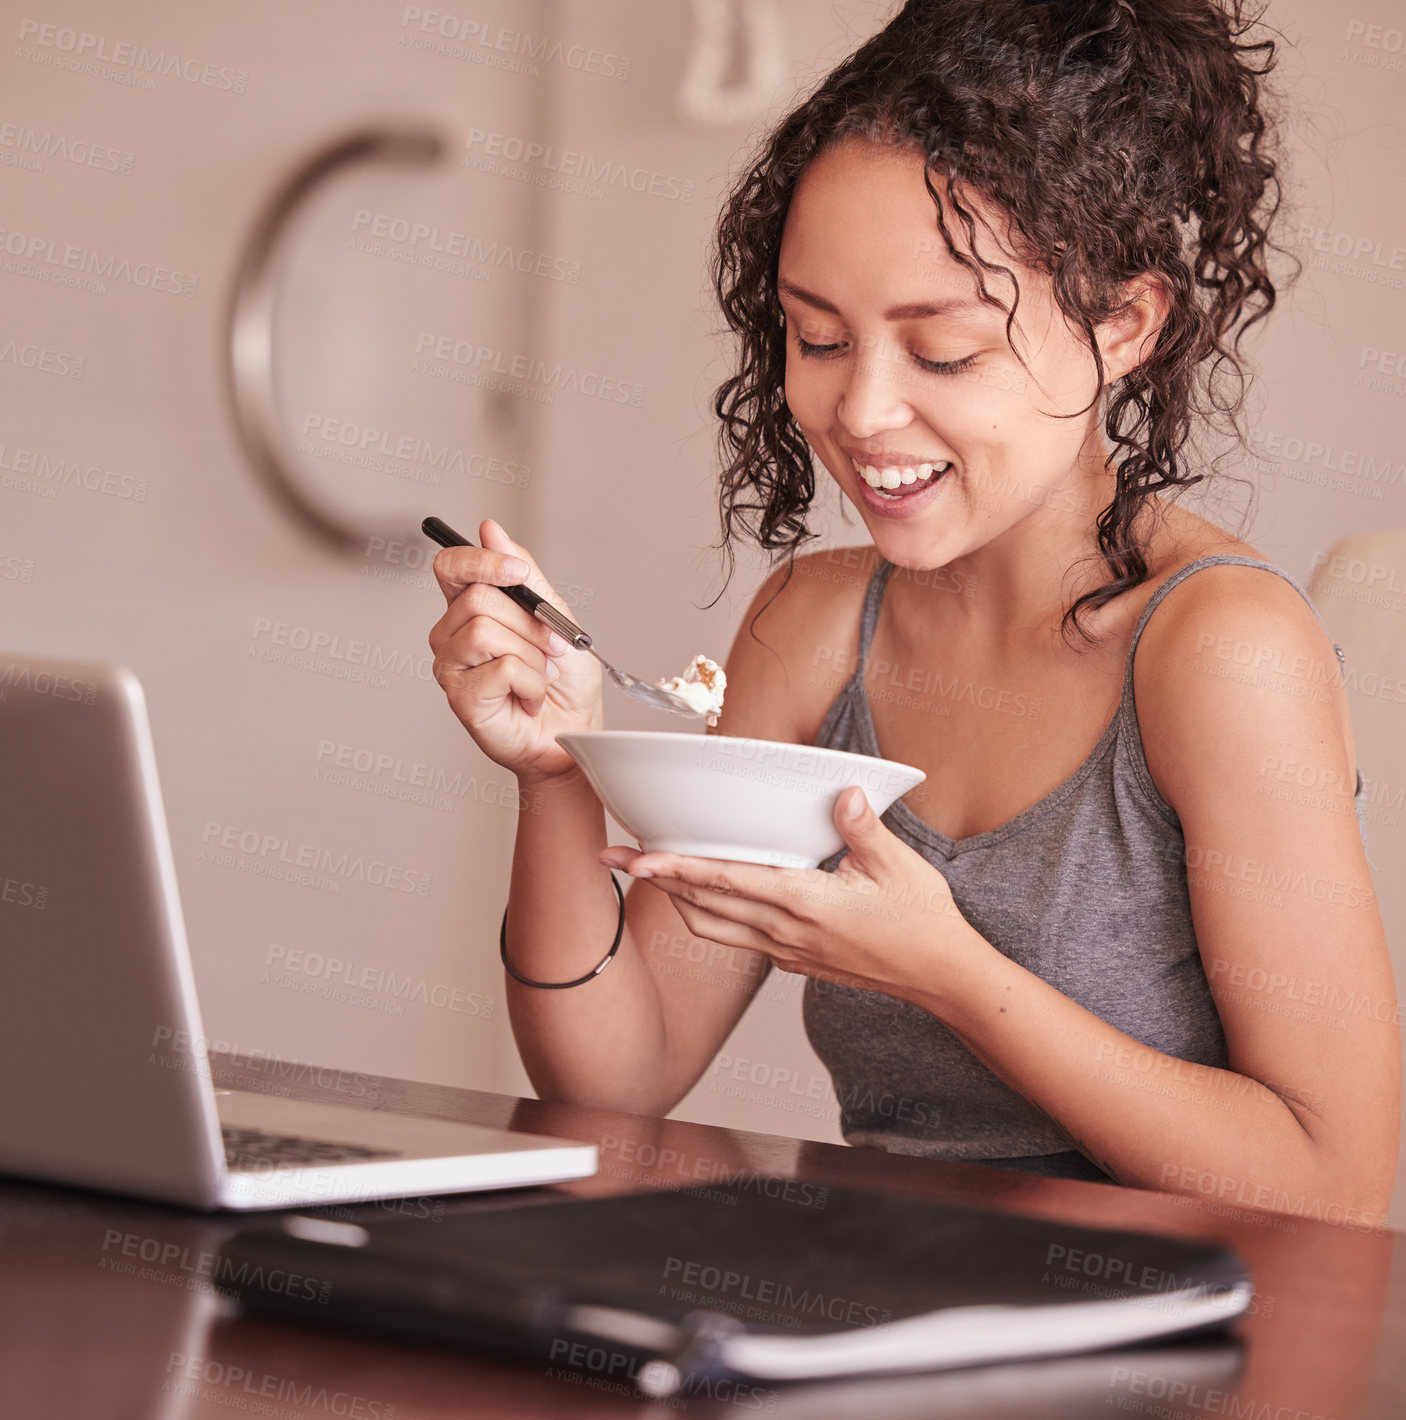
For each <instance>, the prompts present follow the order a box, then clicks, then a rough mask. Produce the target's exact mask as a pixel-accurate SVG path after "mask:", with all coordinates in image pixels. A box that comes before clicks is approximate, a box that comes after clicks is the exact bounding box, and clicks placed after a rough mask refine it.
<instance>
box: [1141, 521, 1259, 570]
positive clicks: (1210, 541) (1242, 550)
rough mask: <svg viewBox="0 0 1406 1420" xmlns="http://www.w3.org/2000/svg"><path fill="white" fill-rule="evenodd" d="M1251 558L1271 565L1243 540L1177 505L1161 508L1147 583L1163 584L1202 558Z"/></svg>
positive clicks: (1149, 559)
mask: <svg viewBox="0 0 1406 1420" xmlns="http://www.w3.org/2000/svg"><path fill="white" fill-rule="evenodd" d="M1222 555H1228V556H1232V557H1249V558H1252V559H1254V560H1256V561H1259V562H1265V561H1268V559H1267V558H1266V557H1265V555H1264V553H1262V552H1261V551H1260V550H1259V549H1258V548H1256V547H1253V546H1251V544H1250V543H1248V542H1246V541H1245V540H1244V539H1243V538H1240V537H1237V536H1236V535H1235V534H1234V533H1231V532H1227V531H1226V530H1225V529H1224V528H1221V527H1217V526H1216V524H1215V523H1213V522H1210V521H1209V520H1208V519H1206V518H1203V517H1201V516H1200V514H1198V513H1193V512H1191V510H1190V509H1188V508H1182V507H1180V506H1178V505H1177V504H1175V503H1167V504H1164V505H1163V506H1162V509H1161V518H1160V520H1159V523H1158V527H1157V530H1156V533H1155V534H1154V536H1153V539H1152V546H1151V548H1150V556H1149V558H1148V573H1149V575H1148V581H1149V582H1151V583H1154V584H1155V583H1158V582H1161V581H1162V580H1163V579H1165V578H1167V577H1170V576H1171V575H1172V574H1173V573H1175V572H1178V571H1180V569H1181V568H1183V567H1187V566H1190V564H1191V563H1193V562H1199V561H1200V560H1201V558H1203V557H1219V556H1222Z"/></svg>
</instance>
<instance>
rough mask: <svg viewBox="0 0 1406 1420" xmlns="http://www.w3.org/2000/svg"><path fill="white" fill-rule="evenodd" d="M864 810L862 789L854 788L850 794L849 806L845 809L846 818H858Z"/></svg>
mask: <svg viewBox="0 0 1406 1420" xmlns="http://www.w3.org/2000/svg"><path fill="white" fill-rule="evenodd" d="M863 812H864V790H863V789H856V790H855V791H854V793H852V794H851V795H850V799H849V807H848V808H847V809H845V817H846V818H858V817H859V815H860V814H862V813H863Z"/></svg>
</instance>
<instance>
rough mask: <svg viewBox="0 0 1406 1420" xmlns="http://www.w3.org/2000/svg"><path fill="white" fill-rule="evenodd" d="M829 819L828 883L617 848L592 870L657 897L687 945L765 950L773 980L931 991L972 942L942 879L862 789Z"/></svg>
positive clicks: (816, 876)
mask: <svg viewBox="0 0 1406 1420" xmlns="http://www.w3.org/2000/svg"><path fill="white" fill-rule="evenodd" d="M851 806H854V807H856V808H857V809H858V814H857V816H856V817H855V818H849V817H847V816H846V809H848V808H849V807H851ZM834 821H835V827H836V828H838V829H839V831H840V834H841V836H842V837H843V838H844V840H845V843H846V844H847V845H848V846H849V852H848V853H847V854H846V855H845V857H844V858H842V859H841V860H840V863H839V866H838V867H837V868H836V869H835V871H834V872H833V873H826V872H822V871H821V870H820V869H819V868H811V869H802V868H771V867H766V866H763V865H760V864H753V863H739V862H735V861H733V860H731V859H722V858H694V857H689V856H687V855H685V854H681V853H642V852H640V851H639V850H638V849H632V848H628V847H625V846H623V845H621V844H611V846H610V847H609V848H607V849H605V850H604V852H602V854H601V856H600V861H601V862H602V863H605V864H608V865H609V866H610V867H612V868H619V869H622V870H623V871H625V872H628V873H630V874H631V875H632V876H635V877H642V878H643V877H647V878H648V879H649V880H650V881H651V882H652V883H653V884H654V885H655V886H656V887H658V888H661V889H662V890H663V891H664V892H667V893H668V894H669V896H670V897H672V898H673V900H674V906H675V907H677V908H678V910H679V915H680V916H681V917H682V918H683V920H684V923H685V925H686V926H687V927H688V929H689V931H690V932H692V933H693V934H694V936H696V937H703V938H706V939H707V940H708V941H712V942H720V943H722V945H724V946H728V947H747V948H750V949H751V950H753V951H759V952H765V953H766V955H767V956H769V957H770V958H771V959H772V960H773V961H774V962H775V964H776V965H777V966H778V967H779V968H780V969H781V970H782V971H793V972H798V973H799V974H800V975H802V976H815V977H819V978H821V979H823V980H826V981H831V982H839V983H841V984H843V985H846V986H855V987H860V988H862V989H865V990H871V991H882V992H885V993H886V994H888V995H892V996H903V995H906V994H908V992H910V991H911V990H912V989H913V988H914V987H915V986H916V987H919V988H922V987H927V988H929V989H931V987H932V986H933V985H934V984H935V982H934V976H935V972H936V969H937V968H939V967H940V966H941V965H942V964H943V963H944V961H947V960H950V957H951V954H952V953H953V952H954V951H955V950H957V949H959V948H960V947H962V946H965V945H968V944H969V943H970V942H971V941H972V939H974V938H975V937H976V933H975V932H974V930H973V929H972V928H971V927H970V926H969V925H968V923H967V921H966V919H965V918H963V916H962V915H961V913H960V912H959V911H958V910H957V905H956V903H954V902H953V900H952V893H951V890H950V889H949V888H948V885H947V879H946V878H944V877H943V876H942V874H941V873H940V872H938V870H937V869H936V868H934V867H933V865H932V864H931V863H929V862H928V861H927V859H926V858H924V857H923V856H922V854H920V853H917V852H915V851H914V850H913V849H912V848H910V847H909V846H908V844H906V843H904V842H903V840H902V839H900V838H898V837H897V836H896V835H895V834H894V833H892V832H891V831H890V830H889V828H888V826H887V825H886V824H885V823H884V822H883V820H882V819H880V818H879V816H878V815H877V814H876V813H875V812H874V811H873V809H872V808H871V807H870V805H869V801H868V800H867V799H866V798H865V797H864V791H863V790H862V789H859V788H850V789H849V790H848V791H846V793H841V794H838V795H836V798H835V807H834Z"/></svg>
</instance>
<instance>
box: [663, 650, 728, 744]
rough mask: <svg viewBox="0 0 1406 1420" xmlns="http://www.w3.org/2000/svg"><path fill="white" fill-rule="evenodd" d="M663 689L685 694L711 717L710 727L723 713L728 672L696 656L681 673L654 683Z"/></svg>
mask: <svg viewBox="0 0 1406 1420" xmlns="http://www.w3.org/2000/svg"><path fill="white" fill-rule="evenodd" d="M654 683H655V685H657V686H658V687H659V689H660V690H671V691H673V692H674V694H675V695H678V696H680V697H682V698H683V699H684V700H686V701H687V702H688V704H689V705H690V707H691V708H692V709H694V710H696V711H698V713H699V714H706V715H707V716H708V727H709V728H710V729H711V728H712V727H713V726H714V725H716V724H717V723H718V716H719V715H721V714H722V708H723V692H724V691H725V690H726V689H727V673H726V672H725V671H724V670H723V668H722V667H721V666H720V665H719V664H718V663H717V662H716V661H710V660H709V659H708V657H707V656H695V657H694V658H693V662H692V664H691V665H690V666H689V668H688V669H687V670H686V671H685V672H684V673H683V674H682V675H675V676H667V677H666V678H665V679H663V680H657V681H655V682H654Z"/></svg>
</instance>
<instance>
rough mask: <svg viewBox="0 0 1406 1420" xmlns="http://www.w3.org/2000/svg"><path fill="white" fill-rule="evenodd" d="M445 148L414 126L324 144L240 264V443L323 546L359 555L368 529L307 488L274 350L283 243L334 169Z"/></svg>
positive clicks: (235, 343)
mask: <svg viewBox="0 0 1406 1420" xmlns="http://www.w3.org/2000/svg"><path fill="white" fill-rule="evenodd" d="M444 150H445V144H444V140H443V139H442V138H441V136H440V135H439V134H438V133H437V132H435V131H434V130H433V129H431V128H427V127H418V126H414V125H405V126H393V125H386V126H383V127H377V128H365V129H360V130H357V131H356V132H353V133H349V134H346V135H344V136H343V137H341V138H338V139H335V140H334V141H332V142H330V143H328V144H326V145H324V146H323V147H321V148H319V149H318V150H317V151H315V152H314V153H312V154H311V155H310V156H308V157H307V158H306V159H305V160H304V161H303V162H302V163H300V164H299V165H298V166H297V167H296V168H295V169H294V170H293V171H292V172H291V173H290V174H289V176H288V177H287V178H286V179H285V180H284V181H283V183H282V184H281V185H280V186H279V187H278V188H277V190H276V191H275V192H274V193H273V195H272V197H271V198H270V199H269V201H268V203H267V205H266V206H265V207H264V209H263V211H262V212H261V213H260V214H259V216H258V219H257V220H256V221H255V223H254V225H253V227H252V228H251V230H250V233H249V236H248V238H247V239H246V240H245V243H244V247H243V249H242V251H241V252H240V254H239V259H238V263H237V265H236V267H235V273H234V280H233V282H232V285H231V293H230V304H229V319H228V324H227V334H226V341H225V360H226V376H227V382H228V389H229V397H230V403H231V406H232V409H233V413H234V422H235V427H236V429H237V430H238V432H239V439H240V443H241V444H242V445H243V446H244V451H245V453H246V454H248V456H249V459H250V462H251V463H252V464H253V465H254V468H255V470H256V472H257V473H258V474H259V476H260V479H261V480H262V482H263V483H264V485H265V487H266V488H267V489H268V491H269V492H270V493H271V494H272V495H273V497H274V500H275V501H276V502H277V503H278V505H279V507H281V508H282V509H283V511H284V512H286V513H288V514H289V515H290V516H291V517H292V518H293V520H294V521H295V522H296V523H298V525H299V526H300V527H302V528H304V529H305V530H306V531H307V532H309V533H311V534H312V535H313V536H314V537H315V538H316V539H317V540H318V541H319V542H321V543H322V544H323V545H324V546H326V547H329V548H331V549H333V550H334V551H336V552H338V553H340V554H343V555H352V554H359V553H360V552H361V550H362V549H363V548H364V547H365V546H366V539H367V537H368V536H369V535H370V532H369V530H368V529H365V528H359V527H356V526H354V525H353V524H352V523H350V522H348V521H347V520H346V519H345V518H343V517H342V516H341V515H340V514H339V513H338V512H337V511H336V510H335V509H333V508H330V507H327V506H324V505H323V504H322V503H321V502H320V501H319V500H318V499H316V498H314V497H313V496H312V495H311V494H310V493H309V492H308V491H307V490H306V489H305V488H304V487H303V486H302V483H301V482H300V480H299V478H298V475H297V471H296V466H295V461H294V460H293V459H292V458H291V456H290V444H289V440H288V437H287V432H286V429H285V426H284V423H283V415H282V411H281V409H280V407H279V402H278V386H277V382H276V371H275V368H274V350H273V315H274V295H275V292H274V287H275V268H276V261H275V258H276V256H277V251H278V244H279V240H280V238H281V237H282V235H283V232H284V230H285V229H286V228H287V227H288V225H289V223H290V222H291V220H292V219H293V217H294V216H295V215H296V214H297V212H298V211H299V209H300V208H301V207H302V206H303V204H304V203H305V202H306V201H307V198H308V196H309V194H311V193H312V192H314V191H315V190H316V189H317V188H318V187H320V186H321V185H322V184H323V183H324V182H326V181H327V180H328V178H330V177H332V176H333V175H334V174H336V173H339V172H341V171H342V170H343V169H345V168H349V167H354V166H356V165H357V164H359V163H366V162H391V163H404V164H409V165H411V166H417V167H425V166H428V165H430V164H432V163H434V162H436V161H438V159H439V158H440V156H441V155H442V154H443V152H444ZM381 531H384V529H382V530H381ZM397 535H399V531H398V532H397Z"/></svg>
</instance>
